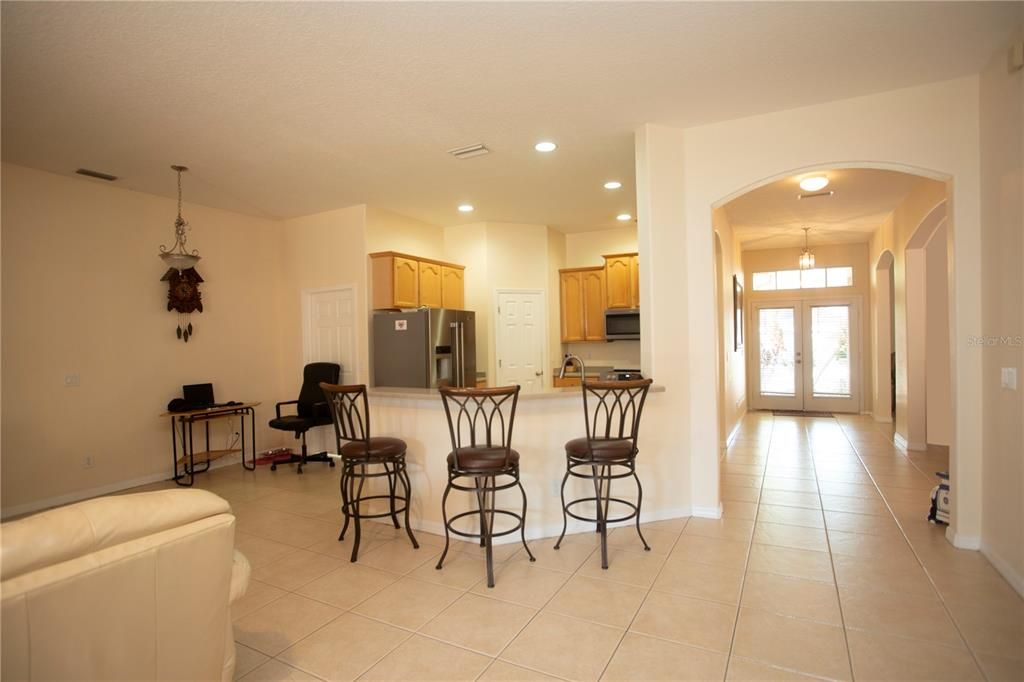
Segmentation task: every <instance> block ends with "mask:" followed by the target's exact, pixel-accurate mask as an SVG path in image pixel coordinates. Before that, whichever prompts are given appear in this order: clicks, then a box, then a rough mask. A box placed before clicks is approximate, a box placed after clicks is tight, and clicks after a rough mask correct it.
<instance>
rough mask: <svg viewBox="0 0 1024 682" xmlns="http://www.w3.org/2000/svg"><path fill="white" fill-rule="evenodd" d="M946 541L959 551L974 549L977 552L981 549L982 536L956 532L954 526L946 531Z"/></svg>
mask: <svg viewBox="0 0 1024 682" xmlns="http://www.w3.org/2000/svg"><path fill="white" fill-rule="evenodd" d="M946 539H947V540H949V541H950V543H951V544H952V545H953V546H954V547H956V548H957V549H972V550H975V551H977V550H979V549H981V537H980V536H977V535H965V534H964V533H957V532H954V530H953V527H952V526H950V527H949V528H947V529H946Z"/></svg>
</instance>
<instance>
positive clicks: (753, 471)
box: [722, 462, 764, 476]
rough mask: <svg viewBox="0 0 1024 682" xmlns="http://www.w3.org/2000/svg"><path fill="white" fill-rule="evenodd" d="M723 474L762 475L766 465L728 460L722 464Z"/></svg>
mask: <svg viewBox="0 0 1024 682" xmlns="http://www.w3.org/2000/svg"><path fill="white" fill-rule="evenodd" d="M722 473H723V474H735V475H739V476H761V475H762V474H764V466H763V465H761V464H738V463H735V462H726V463H725V464H723V465H722Z"/></svg>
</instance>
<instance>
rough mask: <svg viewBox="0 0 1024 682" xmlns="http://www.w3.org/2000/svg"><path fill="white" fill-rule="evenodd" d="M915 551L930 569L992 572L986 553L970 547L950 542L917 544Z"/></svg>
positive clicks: (977, 573) (982, 573)
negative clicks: (962, 547) (957, 546)
mask: <svg viewBox="0 0 1024 682" xmlns="http://www.w3.org/2000/svg"><path fill="white" fill-rule="evenodd" d="M914 551H915V552H916V553H917V556H918V557H919V558H920V560H921V563H922V564H924V566H925V568H927V569H928V570H930V571H931V570H944V571H953V572H957V573H971V574H974V575H978V576H984V575H989V574H991V572H992V564H991V563H989V560H988V559H986V558H985V555H984V554H982V553H981V552H976V551H972V550H968V549H957V548H956V547H954V546H953V545H951V544H949V543H943V544H936V545H927V546H922V545H917V546H915V547H914Z"/></svg>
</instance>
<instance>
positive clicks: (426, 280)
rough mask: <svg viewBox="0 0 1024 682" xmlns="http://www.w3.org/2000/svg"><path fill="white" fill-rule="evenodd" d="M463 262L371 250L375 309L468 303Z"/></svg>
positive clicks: (431, 306)
mask: <svg viewBox="0 0 1024 682" xmlns="http://www.w3.org/2000/svg"><path fill="white" fill-rule="evenodd" d="M464 269H465V268H464V267H463V266H462V265H457V264H455V263H445V262H443V261H437V260H433V259H430V258H419V257H417V256H411V255H409V254H406V253H397V252H395V251H382V252H379V253H371V254H370V277H371V282H372V286H373V296H372V299H373V309H374V310H388V309H394V308H418V307H421V306H425V307H427V308H456V309H462V308H463V307H464V305H465V303H464V301H465V292H464V290H463V285H464V284H463V283H464V277H463V270H464Z"/></svg>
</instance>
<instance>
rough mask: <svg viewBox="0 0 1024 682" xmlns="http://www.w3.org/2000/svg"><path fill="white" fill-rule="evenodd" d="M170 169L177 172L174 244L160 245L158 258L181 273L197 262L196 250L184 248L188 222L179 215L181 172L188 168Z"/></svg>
mask: <svg viewBox="0 0 1024 682" xmlns="http://www.w3.org/2000/svg"><path fill="white" fill-rule="evenodd" d="M171 170H173V171H174V172H175V173H177V174H178V217H177V218H175V219H174V246H172V247H171V248H170V249H168V248H167V247H166V246H164V245H163V244H161V245H160V258H162V259H163V261H164V263H166V264H167V267H169V268H173V269H175V270H177V271H178V273H179V274H180V273H182V272H184V271H185V270H188V269H189V268H194V267H195V265H196V263H198V262H199V258H200V256H199V252H198V251H195V250H193V251H191V252H190V251H188V250H187V249H186V248H185V244H186V242H188V223H187V222H185V219H184V218H182V217H181V174H182V173H183V172H185V171H187V170H188V168H187V167H185V166H171Z"/></svg>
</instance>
